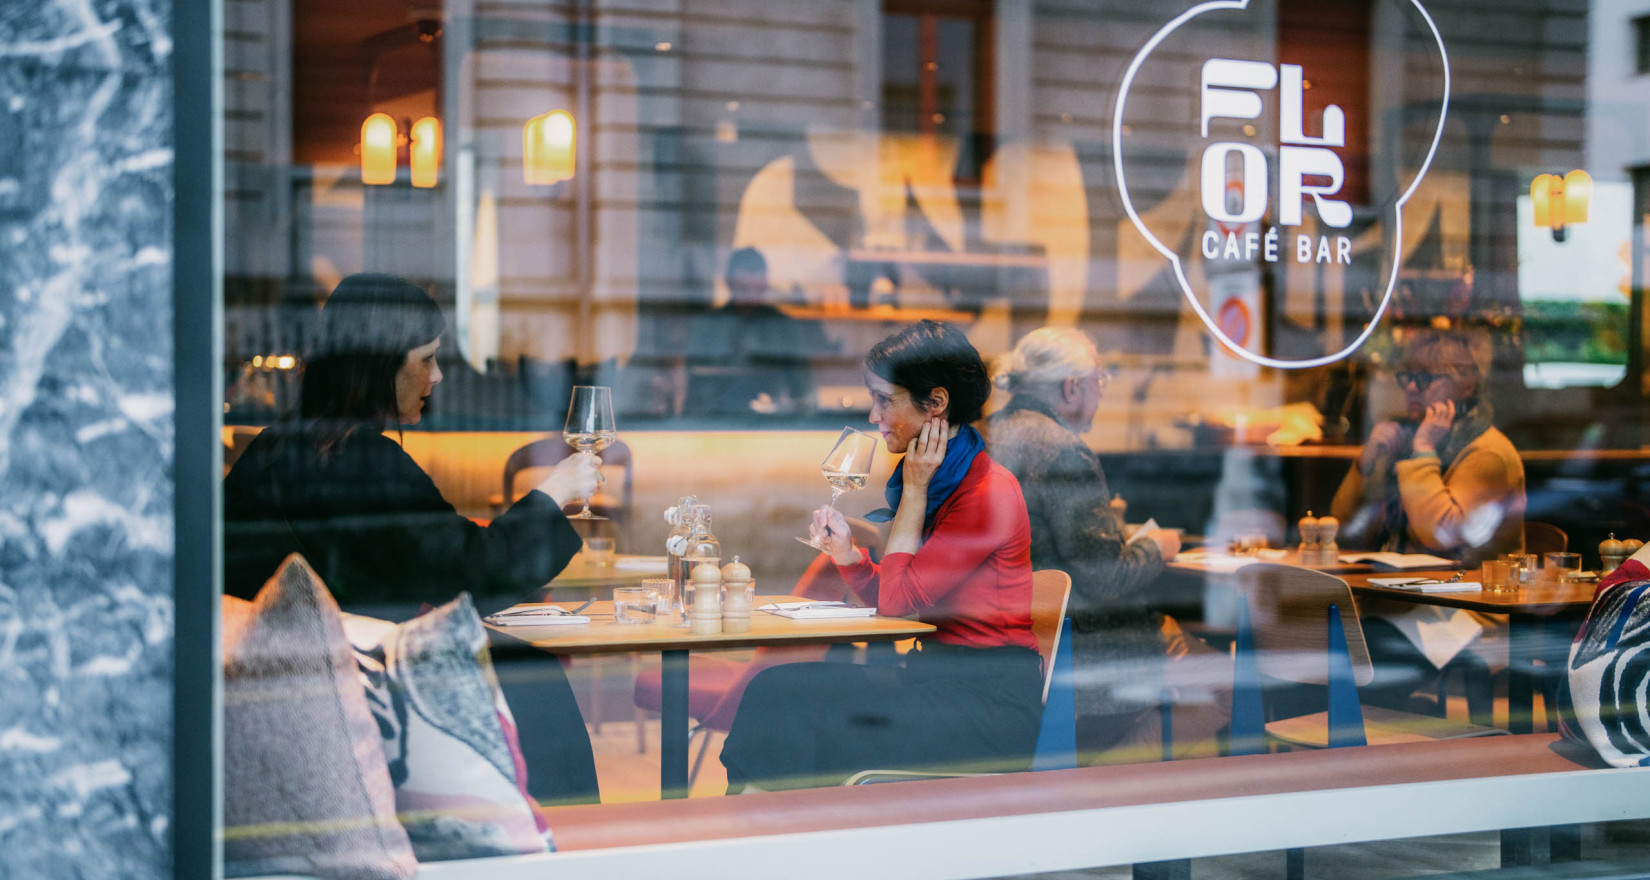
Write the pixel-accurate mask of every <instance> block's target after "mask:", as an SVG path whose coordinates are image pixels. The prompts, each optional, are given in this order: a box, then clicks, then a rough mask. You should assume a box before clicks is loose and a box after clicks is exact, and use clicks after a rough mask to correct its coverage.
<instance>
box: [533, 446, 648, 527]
mask: <svg viewBox="0 0 1650 880" xmlns="http://www.w3.org/2000/svg"><path fill="white" fill-rule="evenodd" d="M572 454H573V447H571V446H568V445H567V443H566V442H565V441H563V440H562V439H561V438H560V437H543V438H540V439H538V440H534V441H532V442H531V443H526V444H524V445H522V446H521V447H519V448H517V449H516V451H515V452H512V453H510V457H509V458H507V459H505V460H504V496H503V497H504V505H505V506H506V507H508V506H509V505H510V504H511V503H513V502H514V501H515V500H516V499H517V498H518V497H520V496H519V495H517V494H516V491H515V489H516V475H517V474H519V473H521V472H522V471H524V470H527V469H528V468H536V467H554V466H555V465H556V463H557V462H560V461H561V460H562V459H564V458H566V457H567V456H569V455H572ZM602 467H621V468H624V482H623V483H622V484H621V486H620V494H619V502H620V504H622V505H623V506H624V507H625V509H627V510H628V509H629V508H630V482H631V476H632V475H633V473H634V472H635V470H636V469H635V468H634V467H632V466H631V458H630V447H629V446H626V445H625V444H624V441H622V440H621V441H618V442H615V443H614V444H613V445H612V446H609V447H607V448H606V449H603V450H602Z"/></svg>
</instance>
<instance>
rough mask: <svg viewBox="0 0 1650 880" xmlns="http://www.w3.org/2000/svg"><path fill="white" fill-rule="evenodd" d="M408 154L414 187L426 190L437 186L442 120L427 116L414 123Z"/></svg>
mask: <svg viewBox="0 0 1650 880" xmlns="http://www.w3.org/2000/svg"><path fill="white" fill-rule="evenodd" d="M407 153H408V162H409V164H411V165H412V185H413V186H417V187H424V188H429V187H432V186H435V181H436V176H437V172H438V170H439V169H440V168H441V120H439V119H436V118H435V117H434V116H426V117H424V118H423V119H420V120H418V121H417V122H414V123H413V127H412V143H411V145H409V146H408V148H407Z"/></svg>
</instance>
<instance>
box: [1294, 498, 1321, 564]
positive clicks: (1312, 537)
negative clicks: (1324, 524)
mask: <svg viewBox="0 0 1650 880" xmlns="http://www.w3.org/2000/svg"><path fill="white" fill-rule="evenodd" d="M1297 525H1298V527H1299V528H1300V532H1301V546H1300V556H1301V565H1316V564H1317V563H1318V518H1317V517H1315V516H1313V515H1312V511H1310V510H1308V511H1307V512H1306V515H1305V516H1303V517H1301V519H1300V522H1299V523H1298V524H1297Z"/></svg>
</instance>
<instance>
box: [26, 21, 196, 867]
mask: <svg viewBox="0 0 1650 880" xmlns="http://www.w3.org/2000/svg"><path fill="white" fill-rule="evenodd" d="M4 8H5V12H4V14H0V876H3V877H31V878H34V877H46V878H55V877H79V878H102V877H109V878H115V877H119V878H137V880H142V878H149V877H163V876H169V875H170V873H171V851H170V844H169V832H170V828H169V824H170V817H171V815H172V812H173V810H172V789H171V773H172V760H171V739H172V730H171V727H172V657H171V653H172V640H173V635H172V634H173V623H172V621H173V613H172V612H173V602H172V571H173V512H174V508H173V498H174V488H173V482H172V457H173V428H172V415H173V413H172V410H173V405H174V394H173V383H172V368H173V358H172V318H171V308H172V306H171V303H172V233H171V210H172V113H173V103H172V83H171V80H170V78H169V70H168V59H169V56H170V54H171V51H172V41H171V38H170V36H169V32H168V27H169V21H170V16H171V2H170V0H98V2H97V3H92V2H90V0H30V2H14V3H8V4H6V5H5V7H4Z"/></svg>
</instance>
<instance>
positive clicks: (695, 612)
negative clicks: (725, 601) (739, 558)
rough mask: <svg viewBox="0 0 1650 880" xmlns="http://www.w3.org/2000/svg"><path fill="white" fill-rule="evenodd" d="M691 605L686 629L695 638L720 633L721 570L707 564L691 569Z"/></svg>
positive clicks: (702, 563) (703, 563)
mask: <svg viewBox="0 0 1650 880" xmlns="http://www.w3.org/2000/svg"><path fill="white" fill-rule="evenodd" d="M689 585H690V587H691V589H692V590H693V604H692V605H691V606H690V607H689V608H688V627H689V629H690V630H691V631H692V632H693V634H694V635H696V636H708V635H715V634H717V633H719V632H721V631H722V570H721V569H719V568H717V567H716V566H715V565H714V564H712V563H709V562H701V563H699V564H698V565H696V566H694V567H693V574H692V575H691V576H690V578H689Z"/></svg>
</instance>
